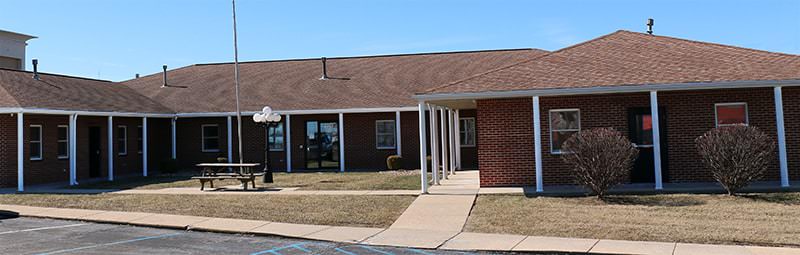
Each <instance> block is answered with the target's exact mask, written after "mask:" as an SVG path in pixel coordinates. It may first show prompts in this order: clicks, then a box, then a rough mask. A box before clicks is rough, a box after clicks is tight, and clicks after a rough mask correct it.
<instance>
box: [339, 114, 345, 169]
mask: <svg viewBox="0 0 800 255" xmlns="http://www.w3.org/2000/svg"><path fill="white" fill-rule="evenodd" d="M344 148H345V147H344V113H341V112H340V113H339V171H340V172H344V168H345V165H344V162H345V161H344Z"/></svg>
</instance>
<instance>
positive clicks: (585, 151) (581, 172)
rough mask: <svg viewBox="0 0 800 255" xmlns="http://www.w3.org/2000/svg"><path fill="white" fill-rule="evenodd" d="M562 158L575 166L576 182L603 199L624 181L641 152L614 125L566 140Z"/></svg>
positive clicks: (587, 131) (578, 134)
mask: <svg viewBox="0 0 800 255" xmlns="http://www.w3.org/2000/svg"><path fill="white" fill-rule="evenodd" d="M562 149H563V151H564V154H562V156H561V158H562V159H563V160H564V162H566V163H567V164H570V165H572V170H573V173H574V174H575V176H576V179H577V180H576V181H577V182H578V184H581V185H583V186H585V187H586V188H588V189H589V190H590V191H592V193H593V194H595V195H597V197H598V198H603V197H604V196H605V195H606V194H607V193H608V190H610V189H611V188H612V187H614V186H616V185H617V184H620V183H622V182H623V181H625V176H626V175H627V174H628V172H630V169H631V167H633V161H634V160H635V159H636V157H637V156H638V155H639V150H638V149H636V148H635V147H634V146H633V144H631V142H630V140H628V138H626V137H625V136H623V135H622V134H620V133H619V132H617V131H616V130H614V129H611V128H598V129H591V130H585V131H581V132H580V133H577V134H575V135H573V136H571V137H570V138H569V139H567V140H566V141H565V142H564V145H563V146H562Z"/></svg>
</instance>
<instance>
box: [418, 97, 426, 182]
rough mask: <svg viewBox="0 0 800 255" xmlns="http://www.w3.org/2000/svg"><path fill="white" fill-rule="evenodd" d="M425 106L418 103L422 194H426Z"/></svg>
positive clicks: (422, 103) (423, 103)
mask: <svg viewBox="0 0 800 255" xmlns="http://www.w3.org/2000/svg"><path fill="white" fill-rule="evenodd" d="M426 108H427V106H426V105H425V102H420V103H419V111H418V113H419V125H418V126H419V169H420V175H419V176H420V181H421V184H420V187H421V191H420V193H422V194H428V152H427V149H428V148H427V143H428V142H427V139H426V137H425V136H426V133H427V131H426V130H425V110H426Z"/></svg>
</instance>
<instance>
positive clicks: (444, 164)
mask: <svg viewBox="0 0 800 255" xmlns="http://www.w3.org/2000/svg"><path fill="white" fill-rule="evenodd" d="M445 112H446V110H445V109H444V108H442V107H440V108H439V125H441V126H440V127H439V134H441V135H442V137H441V138H440V140H441V142H442V157H441V159H442V161H441V162H439V163H440V164H441V165H442V176H444V179H448V176H449V175H450V169H448V167H449V166H450V164H448V162H447V158H448V157H447V150H448V146H447V132H446V130H445V128H447V118H446V117H445V116H444V114H445Z"/></svg>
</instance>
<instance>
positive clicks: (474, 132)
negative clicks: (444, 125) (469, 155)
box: [458, 117, 478, 148]
mask: <svg viewBox="0 0 800 255" xmlns="http://www.w3.org/2000/svg"><path fill="white" fill-rule="evenodd" d="M465 120H472V137H473V139H472V142H473V144H464V143H461V141H459V143H460V144H461V148H473V147H475V146H477V143H478V134H477V130H476V129H477V128H476V125H477V123H475V117H460V118H458V122H459V123H458V129H459V130H458V133H459V134H458V135H459V139H461V137H466V136H465V135H466V134H467V131H466V130H464V134H461V127H464V123H461V122H462V121H465Z"/></svg>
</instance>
